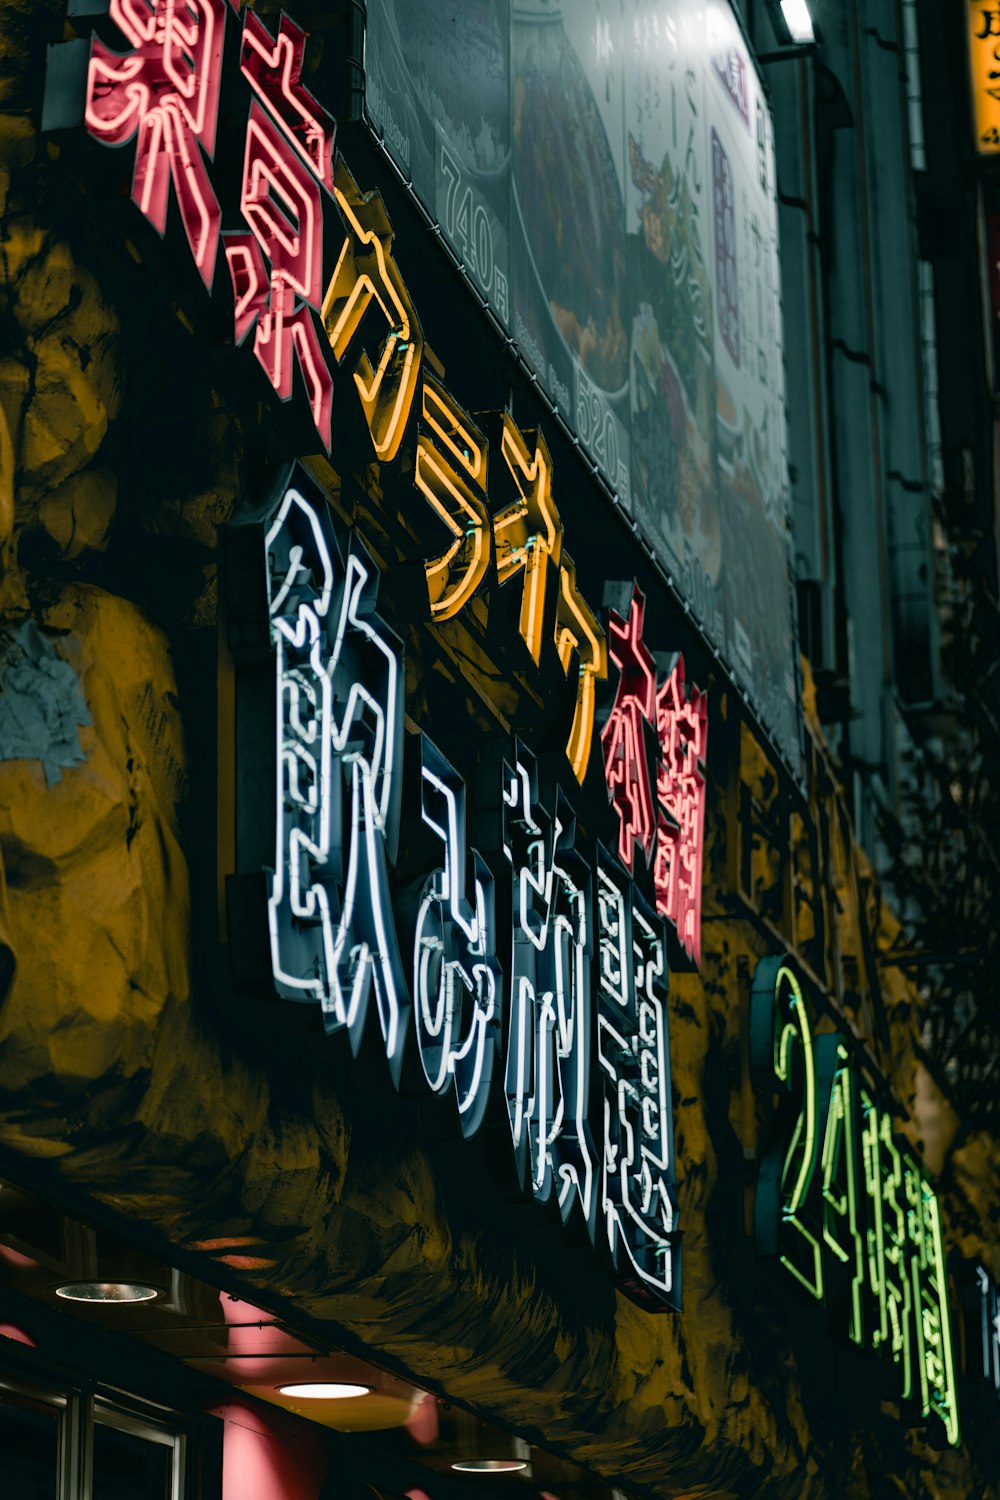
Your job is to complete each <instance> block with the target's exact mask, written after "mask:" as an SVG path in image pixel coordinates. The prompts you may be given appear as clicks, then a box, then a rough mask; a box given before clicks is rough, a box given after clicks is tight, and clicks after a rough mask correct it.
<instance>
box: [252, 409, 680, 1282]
mask: <svg viewBox="0 0 1000 1500" xmlns="http://www.w3.org/2000/svg"><path fill="white" fill-rule="evenodd" d="M439 394H440V393H439ZM502 430H503V431H504V432H505V433H506V432H507V431H510V430H511V429H510V428H508V427H504V428H503V429H502ZM535 451H536V456H537V452H538V450H537V449H536V450H535ZM538 472H539V473H540V472H541V470H540V469H539V471H538ZM536 478H537V474H536ZM227 557H228V558H229V567H228V572H229V576H230V579H231V580H236V579H238V578H239V577H240V576H241V575H240V568H241V567H242V568H243V575H244V576H245V577H252V576H254V575H255V574H257V573H258V572H259V570H260V568H261V566H262V565H263V567H264V571H265V573H266V593H267V598H266V608H263V607H262V608H260V609H259V610H258V611H257V612H256V613H255V612H254V610H253V608H251V609H250V611H249V613H247V612H246V611H245V610H244V611H242V612H241V611H239V610H237V612H236V614H235V615H233V614H231V617H230V632H231V639H232V645H233V649H234V656H235V659H236V661H237V683H238V688H237V691H238V707H237V716H238V719H239V717H240V715H241V713H242V712H243V710H242V709H241V708H240V707H239V704H240V703H250V702H251V701H254V702H256V704H257V706H258V715H259V713H260V704H261V702H266V703H267V705H268V707H267V710H266V713H265V714H264V718H265V719H268V720H269V721H270V732H271V733H272V735H273V745H274V748H273V752H272V754H273V763H274V783H273V784H274V787H275V806H274V814H273V825H272V826H273V843H272V845H271V847H270V849H269V851H268V852H267V854H266V855H265V856H264V858H262V859H259V856H258V854H257V853H256V852H253V853H251V854H249V855H248V856H247V857H245V858H242V859H241V856H240V855H239V853H238V855H237V863H238V865H240V866H241V868H240V870H239V871H238V873H237V876H236V877H235V881H234V883H233V886H232V887H231V894H232V892H234V891H238V890H239V889H240V885H239V882H240V880H241V877H242V878H244V879H245V878H246V877H250V879H251V882H252V884H251V889H252V890H254V891H255V890H256V889H257V882H258V881H259V879H260V873H259V872H260V870H261V865H263V867H264V887H265V889H264V891H263V894H262V895H261V897H260V899H259V906H258V907H257V908H255V910H254V912H253V913H252V915H251V921H252V922H254V923H258V924H259V925H260V926H262V927H263V926H265V925H266V930H267V934H268V959H267V963H268V973H269V983H270V985H271V986H272V987H273V990H274V991H275V992H276V993H277V994H278V995H279V996H281V997H283V998H285V999H288V1000H293V1001H300V1002H303V1001H304V1002H307V1003H311V1004H314V1005H316V1006H317V1007H318V1008H319V1011H320V1013H321V1014H322V1017H323V1021H324V1025H325V1027H326V1029H327V1031H329V1032H344V1033H346V1035H347V1038H348V1040H349V1043H350V1046H351V1048H352V1050H353V1051H354V1053H355V1054H357V1052H358V1051H359V1050H360V1047H361V1044H362V1040H363V1037H364V1035H365V1033H366V1031H367V1032H368V1033H369V1034H372V1035H377V1036H379V1037H380V1039H381V1045H382V1048H383V1050H384V1052H385V1056H386V1058H387V1061H388V1065H389V1071H390V1074H391V1076H392V1078H393V1080H394V1081H395V1082H396V1083H397V1084H398V1082H399V1079H400V1075H401V1072H402V1068H403V1062H404V1054H405V1052H406V1049H407V1048H408V1047H412V1048H413V1049H414V1050H415V1052H416V1055H417V1057H418V1058H419V1062H420V1066H421V1071H422V1076H423V1079H424V1081H425V1083H426V1085H427V1088H428V1089H429V1090H431V1091H432V1092H433V1093H435V1094H438V1095H441V1096H450V1097H451V1098H452V1099H453V1102H454V1106H455V1110H456V1113H457V1117H458V1125H459V1129H460V1131H461V1133H462V1134H463V1135H464V1136H466V1137H470V1136H472V1135H474V1134H475V1133H476V1131H477V1130H478V1129H479V1127H480V1125H481V1124H482V1121H483V1118H484V1114H485V1112H486V1108H487V1104H488V1101H489V1098H490V1094H491V1091H494V1090H496V1091H499V1089H500V1088H501V1087H502V1089H503V1095H504V1098H505V1103H506V1115H507V1120H508V1124H509V1132H510V1142H511V1150H512V1156H513V1161H514V1163H515V1166H516V1170H517V1174H518V1177H519V1179H520V1182H521V1186H522V1188H523V1190H524V1192H525V1194H526V1195H528V1196H530V1197H531V1198H533V1199H535V1200H537V1201H538V1202H539V1203H551V1204H552V1205H553V1207H555V1208H556V1209H557V1210H558V1212H559V1214H560V1216H561V1218H562V1219H563V1221H564V1222H567V1223H568V1222H570V1221H571V1220H575V1221H577V1222H579V1223H581V1224H582V1225H583V1226H584V1227H585V1230H586V1233H587V1235H588V1237H589V1239H590V1240H591V1241H592V1242H593V1244H594V1245H595V1247H596V1248H598V1249H600V1250H601V1251H602V1253H603V1254H604V1255H605V1256H606V1257H607V1259H608V1260H609V1261H610V1263H611V1264H612V1265H613V1267H614V1269H615V1272H616V1275H617V1277H618V1280H619V1282H620V1284H621V1286H622V1288H623V1290H624V1291H626V1292H627V1293H628V1295H630V1296H632V1297H633V1298H634V1299H635V1300H637V1301H638V1302H640V1303H641V1304H642V1305H644V1306H646V1307H648V1308H650V1309H651V1310H654V1311H655V1310H658V1309H661V1308H663V1307H677V1306H679V1304H680V1267H679V1246H678V1215H677V1199H676V1191H675V1167H674V1156H673V1125H672V1099H671V1092H670V1045H669V1023H668V1014H667V994H668V974H667V947H666V933H665V930H664V926H663V922H662V919H661V918H660V917H659V916H658V915H657V914H656V913H655V912H654V911H653V910H652V909H651V908H650V907H648V906H647V904H646V903H645V901H644V900H643V898H642V896H641V894H640V893H639V892H638V891H636V890H635V889H634V885H633V881H632V879H631V878H630V876H629V874H628V872H627V871H626V870H625V869H624V868H623V866H622V865H621V863H620V861H619V860H618V859H617V858H615V857H614V856H613V855H611V854H610V853H608V852H607V851H606V850H603V849H602V848H600V846H596V847H594V846H593V845H592V846H591V847H590V848H589V850H588V849H586V848H581V847H578V846H577V834H576V818H575V815H574V812H573V808H572V806H571V804H570V802H569V800H568V798H567V797H566V796H565V794H564V793H563V792H562V790H560V789H559V788H558V787H551V788H550V787H548V786H546V785H544V784H540V780H539V774H538V767H537V764H536V762H535V759H534V757H533V756H532V754H531V753H530V751H529V750H528V748H527V747H526V746H525V745H524V744H522V743H521V742H520V741H514V742H513V744H512V745H510V747H509V756H507V757H505V758H504V759H503V760H502V761H501V763H500V765H499V767H498V768H496V777H497V784H496V788H495V794H494V795H495V805H496V806H497V807H499V808H500V810H501V818H500V836H499V847H498V848H495V849H492V850H487V851H486V852H485V856H484V854H483V853H480V852H479V851H477V850H476V849H475V848H474V847H471V846H470V843H469V837H470V829H469V827H468V823H469V819H468V816H467V802H468V798H467V792H466V784H465V780H464V778H463V776H462V775H461V774H460V772H459V771H457V770H456V769H455V767H454V766H452V765H451V764H450V762H449V761H448V760H447V759H446V758H445V756H444V755H443V754H442V753H441V751H440V750H439V749H438V747H437V746H436V745H435V744H433V743H432V741H431V740H430V739H429V738H428V737H427V736H426V735H424V734H422V733H421V734H419V735H418V737H417V738H418V745H419V767H420V773H419V789H417V787H416V786H415V785H413V783H412V782H411V784H410V791H409V793H406V792H404V790H403V778H402V760H403V755H404V739H405V735H406V733H407V731H406V730H405V729H404V716H403V699H402V685H403V681H404V661H403V645H402V642H401V641H400V639H399V638H398V637H397V636H396V635H395V634H393V632H392V631H391V630H390V629H389V628H388V627H387V626H386V624H385V622H384V621H383V620H382V619H381V618H380V615H379V612H378V589H379V573H378V569H377V568H376V567H375V565H374V564H373V562H372V560H371V558H370V557H369V556H368V555H367V553H366V552H365V551H364V549H363V548H362V547H361V546H360V545H359V544H358V543H357V541H356V540H347V539H346V538H344V537H343V536H341V535H340V534H339V532H338V529H337V527H336V526H335V524H334V521H333V517H332V513H331V510H330V507H329V505H328V503H327V501H326V498H325V496H324V495H323V493H322V491H321V490H320V489H319V487H318V486H317V485H316V484H315V483H314V481H313V480H312V479H311V478H310V476H309V475H308V474H307V473H306V471H305V470H304V469H302V468H301V467H299V466H296V467H295V469H294V470H293V472H292V473H291V475H290V476H289V477H288V479H287V480H286V481H285V482H284V483H283V485H282V486H281V490H280V493H279V495H278V496H277V498H276V501H275V503H274V505H273V506H272V507H270V508H269V510H268V513H267V515H266V517H265V518H264V519H263V520H260V519H259V518H257V517H256V516H254V517H253V518H250V519H247V520H245V521H241V522H238V523H236V524H234V525H233V526H231V527H230V528H229V535H228V545H227ZM254 559H256V564H255V562H254ZM564 565H565V555H563V563H562V566H564ZM526 570H527V563H526V564H525V567H523V568H522V569H521V570H520V571H521V573H525V572H526ZM554 571H555V569H554V566H553V572H554ZM557 576H558V575H557ZM523 581H524V589H525V593H526V594H530V591H531V580H530V577H525V578H524V580H523ZM241 587H243V585H241ZM244 593H246V588H245V587H244ZM250 594H251V595H252V587H251V588H250ZM553 612H554V613H555V614H556V616H557V618H558V617H559V612H558V609H557V608H556V607H555V606H554V608H553ZM529 613H530V612H529ZM262 662H263V663H265V665H264V667H263V668H262V667H261V663H262ZM262 670H263V672H264V674H265V678H266V679H269V681H270V683H271V687H270V691H269V692H268V691H266V690H265V692H264V694H263V695H262V694H261V693H260V691H259V688H260V684H261V680H262V679H261V676H260V674H261V671H262ZM252 683H256V684H257V687H256V689H255V688H254V687H253V686H252ZM240 684H243V686H241V685H240ZM265 689H266V683H265ZM255 693H256V697H254V694H255ZM254 722H255V723H256V722H258V721H254ZM409 733H411V734H413V733H415V731H414V730H413V728H412V726H411V728H410V730H409ZM249 746H250V750H251V752H252V753H253V755H254V756H255V758H256V759H258V760H260V759H261V751H260V750H259V748H258V747H259V739H258V737H257V735H256V731H255V732H254V734H253V735H252V736H251V739H250V741H249ZM411 804H412V805H411ZM237 810H238V813H239V804H238V809H237ZM242 816H243V817H244V818H245V819H247V820H249V822H250V823H252V824H253V825H254V827H255V828H257V827H259V826H260V824H261V820H262V809H261V808H260V806H259V805H254V806H251V807H249V808H247V809H245V811H244V814H243V815H242ZM407 820H409V824H410V825H411V826H412V825H414V824H415V823H419V827H420V828H421V830H422V834H421V840H420V852H419V856H418V855H417V854H415V853H414V841H413V839H412V837H411V838H410V839H409V840H408V846H407V849H406V850H405V851H404V850H403V849H402V845H401V840H400V827H401V822H405V821H407ZM264 821H265V822H266V821H267V820H266V817H265V819H264ZM474 832H475V830H474V829H473V830H472V833H473V834H474ZM238 847H239V846H238ZM255 848H259V845H256V846H255ZM490 855H492V861H491V860H490V858H489V856H490ZM428 858H430V859H432V860H433V861H434V862H435V863H436V868H434V869H432V870H431V871H430V873H428V872H427V861H428ZM258 859H259V862H258ZM417 877H418V878H417ZM501 880H502V881H505V882H506V883H507V888H508V892H509V901H508V900H506V899H505V901H504V903H503V907H504V910H509V912H510V913H511V925H510V927H509V929H508V930H506V931H501V930H500V928H499V925H498V918H497V908H498V904H499V903H498V902H497V900H496V888H497V884H498V883H499V882H500V881H501ZM415 884H416V886H417V895H416V902H415V915H413V916H410V915H408V912H409V911H410V910H411V909H413V901H412V900H411V901H410V903H409V906H408V907H406V904H405V903H404V908H405V909H401V908H400V907H399V904H398V902H394V899H393V892H394V889H395V888H397V887H398V888H401V889H404V890H409V891H412V890H413V889H414V885H415ZM246 888H247V887H245V886H244V887H243V889H246ZM254 899H255V900H256V899H257V898H256V897H255V898H254ZM401 910H402V915H400V912H401ZM501 1053H502V1055H501Z"/></svg>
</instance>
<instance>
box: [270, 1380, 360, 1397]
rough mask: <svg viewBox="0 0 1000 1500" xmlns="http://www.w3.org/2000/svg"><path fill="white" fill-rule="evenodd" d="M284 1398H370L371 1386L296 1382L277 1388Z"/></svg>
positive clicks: (318, 1381) (327, 1382)
mask: <svg viewBox="0 0 1000 1500" xmlns="http://www.w3.org/2000/svg"><path fill="white" fill-rule="evenodd" d="M275 1389H276V1390H279V1391H280V1392H281V1394H282V1395H283V1396H300V1397H301V1398H302V1399H303V1400H304V1401H346V1400H347V1399H348V1398H349V1397H351V1396H370V1395H371V1393H372V1387H371V1386H370V1385H357V1384H356V1383H355V1382H353V1381H349V1380H296V1381H293V1382H292V1383H291V1384H290V1385H279V1386H277V1387H276V1388H275Z"/></svg>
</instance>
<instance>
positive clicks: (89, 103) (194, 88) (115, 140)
mask: <svg viewBox="0 0 1000 1500" xmlns="http://www.w3.org/2000/svg"><path fill="white" fill-rule="evenodd" d="M111 19H112V20H113V21H114V22H115V23H116V24H117V25H118V26H119V27H120V29H121V30H122V31H123V32H124V34H125V35H126V36H127V37H128V39H129V41H130V42H131V43H132V46H133V48H134V51H132V52H127V53H120V52H112V51H111V49H110V48H109V47H105V46H104V44H103V42H101V41H100V40H98V38H97V37H94V39H93V41H92V43H91V52H90V67H89V70H88V74H87V97H86V104H85V108H84V118H85V120H86V125H87V129H88V130H89V131H90V134H91V135H92V136H94V137H95V139H96V140H99V141H102V142H103V143H104V144H105V145H107V146H123V145H124V144H125V143H126V142H127V141H130V140H131V139H132V137H133V136H137V140H136V148H135V167H134V169H133V174H132V201H133V202H134V203H135V204H136V206H137V207H138V208H140V209H141V210H142V212H143V213H144V214H145V216H146V218H147V219H148V220H149V222H150V223H151V224H152V225H153V227H154V229H156V230H157V231H158V232H159V233H160V234H163V233H164V231H165V229H166V224H167V202H168V199H169V197H170V184H171V182H172V183H173V185H174V193H175V195H176V198H177V206H178V208H179V209H180V214H181V220H182V222H183V224H184V232H185V234H186V235H187V241H188V244H189V245H190V247H191V254H192V256H193V257H194V263H195V265H196V266H197V267H198V273H199V275H200V276H201V279H202V281H204V283H205V285H206V287H208V289H209V290H211V287H212V281H213V278H214V275H215V260H216V254H217V251H218V246H219V222H220V219H221V212H220V209H219V200H218V198H217V197H216V196H215V190H214V188H213V187H212V184H211V181H210V179H209V176H208V169H207V168H206V166H205V161H204V155H207V156H209V157H211V155H212V154H213V152H214V151H215V127H216V120H217V118H218V112H219V83H220V79H221V75H222V41H223V34H224V31H225V24H226V7H225V3H224V0H111ZM203 153H204V154H203Z"/></svg>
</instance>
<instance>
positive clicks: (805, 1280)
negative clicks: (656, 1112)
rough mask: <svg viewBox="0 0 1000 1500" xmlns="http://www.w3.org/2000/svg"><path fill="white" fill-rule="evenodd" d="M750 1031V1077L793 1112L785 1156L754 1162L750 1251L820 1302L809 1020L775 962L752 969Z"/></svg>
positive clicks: (795, 988)
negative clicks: (780, 1094)
mask: <svg viewBox="0 0 1000 1500" xmlns="http://www.w3.org/2000/svg"><path fill="white" fill-rule="evenodd" d="M750 1027H751V1065H752V1067H753V1068H754V1072H755V1074H756V1075H757V1076H758V1078H760V1079H762V1080H766V1081H767V1082H772V1081H773V1079H775V1078H776V1079H777V1080H778V1082H779V1083H781V1084H782V1085H783V1086H784V1088H785V1089H786V1090H787V1092H788V1093H789V1094H790V1095H791V1096H792V1099H793V1101H795V1102H796V1103H797V1105H798V1114H797V1117H796V1119H795V1124H794V1127H793V1129H792V1136H791V1140H790V1142H789V1145H788V1149H787V1151H786V1152H784V1153H782V1152H781V1148H780V1144H779V1145H778V1146H776V1147H772V1149H771V1150H770V1151H768V1152H767V1154H766V1155H765V1157H764V1159H763V1161H762V1163H761V1170H760V1176H759V1179H758V1186H757V1200H756V1214H755V1238H756V1242H757V1248H758V1250H759V1251H760V1252H761V1253H762V1254H764V1255H775V1254H776V1255H777V1256H778V1258H779V1259H780V1260H781V1263H782V1265H784V1266H787V1268H788V1270H789V1271H790V1272H791V1273H792V1275H793V1276H794V1277H795V1279H796V1280H797V1281H798V1282H799V1283H800V1284H801V1285H802V1286H803V1287H805V1289H806V1291H807V1292H809V1293H810V1295H811V1296H813V1297H815V1298H817V1299H818V1300H820V1301H822V1298H823V1247H822V1243H821V1239H820V1234H819V1231H818V1223H817V1221H818V1219H819V1213H818V1212H817V1209H818V1204H817V1203H816V1201H815V1200H816V1193H815V1191H814V1179H815V1175H816V1164H817V1161H818V1158H819V1144H820V1135H821V1122H820V1121H819V1120H818V1108H817V1103H818V1099H817V1073H816V1056H815V1050H814V1047H813V1035H812V1018H811V1016H810V1014H809V1007H808V1005H807V1003H806V1000H805V997H804V995H803V993H802V989H801V986H800V985H799V982H798V980H797V979H796V977H795V975H794V974H793V973H792V971H791V969H789V968H787V967H786V966H785V965H784V964H781V963H780V962H778V961H777V960H774V959H763V960H762V961H761V962H760V963H759V964H758V965H757V972H756V974H755V975H754V983H753V990H752V993H751V1020H750ZM768 1043H770V1046H769V1047H768V1045H767V1044H768ZM768 1052H770V1056H768ZM822 1123H823V1124H825V1121H824V1122H822ZM814 1231H815V1232H814Z"/></svg>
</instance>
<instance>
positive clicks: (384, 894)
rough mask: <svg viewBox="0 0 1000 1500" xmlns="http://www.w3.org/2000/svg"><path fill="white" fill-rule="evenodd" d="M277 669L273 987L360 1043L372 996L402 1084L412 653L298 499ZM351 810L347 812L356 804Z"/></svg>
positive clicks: (367, 577)
mask: <svg viewBox="0 0 1000 1500" xmlns="http://www.w3.org/2000/svg"><path fill="white" fill-rule="evenodd" d="M266 547H267V568H268V582H269V593H270V598H269V609H270V618H271V636H272V640H273V642H274V647H275V655H276V666H277V709H278V712H277V724H278V752H277V764H278V786H277V818H276V824H277V830H276V843H275V854H274V875H273V877H272V881H271V891H270V896H269V899H268V920H269V928H270V934H271V952H272V959H273V966H274V978H275V984H276V986H277V988H278V991H279V993H280V994H283V995H284V996H285V997H286V998H288V999H294V1000H300V999H304V1000H318V1001H319V1003H320V1006H321V1008H322V1012H323V1019H324V1023H325V1025H326V1028H327V1030H328V1031H337V1030H340V1029H345V1030H346V1031H347V1033H348V1036H349V1037H350V1041H351V1046H352V1048H353V1050H354V1051H355V1053H356V1052H357V1051H358V1048H359V1047H360V1045H361V1037H362V1034H363V1031H364V1026H365V1018H366V1015H367V1010H368V1004H369V998H370V995H371V992H372V991H373V990H374V993H375V1000H376V1006H377V1010H378V1017H379V1024H380V1026H381V1030H382V1036H383V1039H384V1041H385V1050H386V1056H387V1057H388V1059H389V1067H390V1071H391V1073H392V1076H393V1078H394V1079H395V1080H397V1081H398V1078H399V1071H400V1068H401V1066H402V1054H403V1038H404V1034H405V1027H406V1020H407V1015H408V1011H409V998H408V996H407V992H406V982H405V978H404V976H403V971H402V964H401V961H400V957H399V949H398V945H397V943H396V936H395V929H394V926H393V923H392V915H391V907H390V903H389V892H388V878H387V869H386V861H387V857H388V855H389V854H390V853H391V852H393V851H394V848H395V840H396V837H397V833H398V818H399V781H400V768H399V758H400V754H401V751H402V741H401V738H400V732H399V726H400V720H401V717H402V676H401V673H400V656H401V650H400V647H399V644H398V642H396V641H395V640H394V639H393V638H391V637H390V636H389V634H388V632H387V631H386V630H385V627H384V626H383V625H382V623H381V621H379V619H378V617H377V615H376V614H375V610H374V606H375V595H376V590H377V587H378V574H377V572H376V571H375V568H374V566H373V564H372V562H371V560H370V559H369V558H368V557H367V556H366V555H365V554H364V552H363V551H362V550H361V549H360V548H358V549H356V550H352V551H351V553H350V555H349V556H348V558H347V562H346V564H345V563H344V562H343V560H342V558H341V556H340V554H339V549H338V547H337V543H336V538H335V537H334V535H333V528H332V526H331V525H330V524H329V519H328V517H325V516H323V514H322V512H319V511H317V510H316V509H315V508H314V507H313V506H311V505H310V504H309V503H308V501H307V500H306V499H305V497H304V496H303V494H302V492H301V491H300V490H298V489H296V488H289V489H288V490H287V491H286V493H285V495H284V497H283V499H282V502H281V505H280V507H279V509H278V513H277V515H276V516H275V518H274V521H273V522H272V524H271V527H270V529H269V530H268V532H267V536H266ZM345 804H346V805H345Z"/></svg>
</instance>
